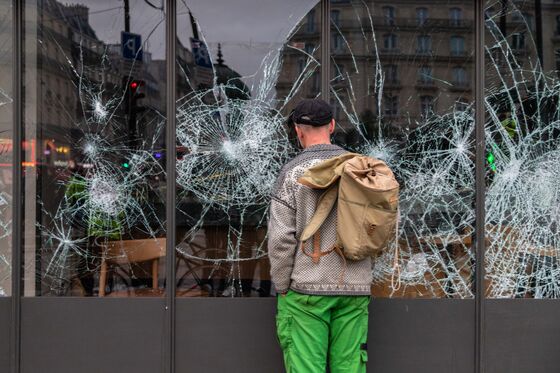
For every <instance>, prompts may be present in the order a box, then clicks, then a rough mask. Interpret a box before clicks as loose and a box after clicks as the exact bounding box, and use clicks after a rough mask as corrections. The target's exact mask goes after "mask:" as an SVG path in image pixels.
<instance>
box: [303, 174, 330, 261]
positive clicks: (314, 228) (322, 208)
mask: <svg viewBox="0 0 560 373" xmlns="http://www.w3.org/2000/svg"><path fill="white" fill-rule="evenodd" d="M337 198H338V183H334V184H333V185H331V186H330V187H329V188H328V189H327V190H326V191H325V192H324V193H323V194H322V195H321V197H320V198H319V202H318V203H317V208H316V209H315V213H314V214H313V217H312V218H311V220H310V221H309V224H307V226H306V227H305V228H304V229H303V232H302V233H301V236H300V238H299V241H300V248H301V251H302V252H303V253H304V254H305V255H307V256H309V257H311V259H312V260H313V262H314V263H319V260H320V259H321V257H322V256H325V255H327V254H330V253H331V252H332V251H334V250H335V248H334V247H333V248H332V249H330V250H328V251H321V235H320V232H319V229H320V228H321V226H322V225H323V223H324V222H325V220H326V219H327V217H328V216H329V214H330V212H331V211H332V209H333V207H334V204H335V203H336V200H337ZM311 237H313V253H312V254H308V253H306V252H305V242H306V241H307V240H309V239H310V238H311Z"/></svg>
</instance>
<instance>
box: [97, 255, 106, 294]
mask: <svg viewBox="0 0 560 373" xmlns="http://www.w3.org/2000/svg"><path fill="white" fill-rule="evenodd" d="M105 286H107V262H106V261H105V258H103V259H102V261H101V270H100V271H99V296H100V297H104V296H105Z"/></svg>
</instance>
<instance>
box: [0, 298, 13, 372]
mask: <svg viewBox="0 0 560 373" xmlns="http://www.w3.org/2000/svg"><path fill="white" fill-rule="evenodd" d="M11 318H12V298H11V297H0V372H9V371H10V342H11V339H10V320H11Z"/></svg>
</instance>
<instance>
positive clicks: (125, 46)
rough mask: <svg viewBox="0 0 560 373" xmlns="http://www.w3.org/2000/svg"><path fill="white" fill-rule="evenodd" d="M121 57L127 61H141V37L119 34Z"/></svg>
mask: <svg viewBox="0 0 560 373" xmlns="http://www.w3.org/2000/svg"><path fill="white" fill-rule="evenodd" d="M121 47H122V56H123V58H126V59H127V60H137V61H142V57H143V53H142V35H138V34H133V33H132V32H126V31H122V32H121Z"/></svg>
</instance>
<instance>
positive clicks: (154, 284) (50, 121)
mask: <svg viewBox="0 0 560 373" xmlns="http://www.w3.org/2000/svg"><path fill="white" fill-rule="evenodd" d="M156 3H157V2H156ZM2 14H5V13H2ZM24 20H25V35H24V45H25V55H24V61H25V65H24V78H25V81H24V83H23V85H24V87H25V91H24V92H25V96H24V102H23V104H24V131H25V134H24V137H25V138H24V144H23V147H24V151H25V162H24V190H25V200H24V204H25V205H24V221H23V233H24V248H23V258H24V262H23V265H24V294H25V295H26V296H48V295H52V296H134V295H145V296H160V295H162V293H163V285H164V278H163V277H164V276H163V275H162V274H163V273H164V272H165V271H164V270H163V268H164V262H165V257H164V256H165V230H164V226H165V221H164V218H165V203H164V200H165V197H164V196H165V158H166V156H167V155H166V152H165V143H164V138H165V120H166V112H165V89H166V88H165V87H166V84H165V77H166V61H165V16H164V11H163V9H162V8H161V7H159V5H158V4H155V3H154V4H152V3H149V2H130V3H129V1H124V2H108V1H103V0H74V1H70V2H61V1H56V0H43V1H33V0H30V1H26V2H25V19H24ZM4 75H5V74H2V76H4ZM0 180H1V179H0Z"/></svg>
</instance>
